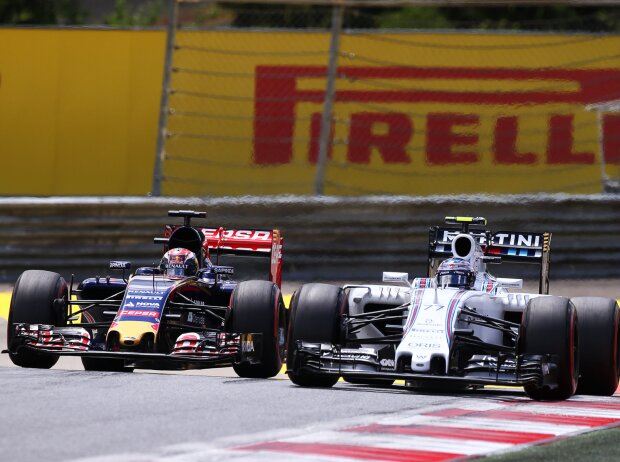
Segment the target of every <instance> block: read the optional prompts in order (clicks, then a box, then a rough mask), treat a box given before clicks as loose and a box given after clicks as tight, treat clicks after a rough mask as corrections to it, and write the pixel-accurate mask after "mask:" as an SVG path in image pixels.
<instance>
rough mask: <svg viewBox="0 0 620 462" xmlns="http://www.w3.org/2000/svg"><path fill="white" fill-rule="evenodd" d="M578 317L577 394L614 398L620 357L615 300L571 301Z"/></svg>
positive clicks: (618, 318)
mask: <svg viewBox="0 0 620 462" xmlns="http://www.w3.org/2000/svg"><path fill="white" fill-rule="evenodd" d="M571 302H573V305H575V308H577V314H578V316H579V367H580V368H579V374H580V375H579V386H578V387H577V393H578V394H584V395H601V396H611V395H613V394H614V392H615V391H616V389H617V388H618V374H619V373H620V356H619V355H618V342H619V341H620V336H619V335H618V323H619V321H620V311H619V310H618V304H617V303H616V301H615V300H612V299H609V298H603V297H577V298H573V299H571Z"/></svg>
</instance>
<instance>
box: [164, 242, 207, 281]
mask: <svg viewBox="0 0 620 462" xmlns="http://www.w3.org/2000/svg"><path fill="white" fill-rule="evenodd" d="M159 269H160V270H161V272H162V274H164V275H165V276H168V277H169V278H173V279H180V278H185V277H189V276H195V275H196V273H197V272H198V258H196V254H195V253H194V252H192V251H190V250H187V249H182V248H176V249H171V250H168V252H166V253H165V254H164V257H163V258H162V259H161V263H160V264H159Z"/></svg>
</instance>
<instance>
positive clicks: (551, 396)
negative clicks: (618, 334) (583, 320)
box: [519, 297, 579, 401]
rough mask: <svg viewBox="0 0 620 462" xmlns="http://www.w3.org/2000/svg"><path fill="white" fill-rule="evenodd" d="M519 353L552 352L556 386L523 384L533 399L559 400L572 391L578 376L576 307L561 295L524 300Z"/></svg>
mask: <svg viewBox="0 0 620 462" xmlns="http://www.w3.org/2000/svg"><path fill="white" fill-rule="evenodd" d="M519 350H520V351H519V353H520V354H528V355H548V354H550V355H555V357H556V358H557V368H558V371H557V372H558V383H557V387H556V388H550V387H548V386H542V385H538V384H536V385H531V384H530V385H526V386H525V387H524V388H525V392H526V393H527V394H528V396H529V397H530V398H532V399H534V400H537V401H541V400H563V399H568V398H570V397H571V396H572V395H574V394H575V391H576V389H577V381H578V377H579V334H578V322H577V310H576V308H575V306H574V305H573V304H572V303H571V301H570V300H568V299H567V298H563V297H537V298H533V299H531V300H530V301H529V303H528V304H527V307H526V308H525V312H524V313H523V320H522V322H521V329H520V333H519Z"/></svg>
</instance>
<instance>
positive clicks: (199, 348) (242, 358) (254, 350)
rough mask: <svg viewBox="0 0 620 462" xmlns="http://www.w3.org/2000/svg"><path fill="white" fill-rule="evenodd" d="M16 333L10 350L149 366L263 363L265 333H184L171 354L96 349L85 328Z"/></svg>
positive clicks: (21, 327)
mask: <svg viewBox="0 0 620 462" xmlns="http://www.w3.org/2000/svg"><path fill="white" fill-rule="evenodd" d="M14 327H15V335H14V337H13V340H12V342H11V345H10V346H9V349H8V350H4V351H2V353H8V354H11V353H17V352H18V351H19V350H20V349H22V348H26V349H30V350H33V351H36V352H37V353H40V354H49V355H55V356H78V357H90V358H99V359H124V360H126V365H127V366H134V367H148V368H149V369H157V368H164V369H167V368H171V367H175V365H176V367H179V366H182V365H187V366H189V367H192V368H213V367H229V366H230V365H231V364H232V363H242V362H248V363H251V364H256V363H258V362H260V357H261V353H262V334H259V333H246V334H232V333H226V332H217V333H213V332H209V333H186V334H182V335H181V336H180V337H179V338H178V339H177V341H176V342H175V346H174V348H173V349H172V351H171V352H170V353H153V352H144V351H139V350H118V351H108V350H94V349H91V348H92V346H93V345H92V343H91V336H90V333H89V332H88V330H86V329H84V328H82V327H55V326H51V325H46V324H25V323H20V324H15V326H14Z"/></svg>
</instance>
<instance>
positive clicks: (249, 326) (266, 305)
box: [229, 281, 287, 378]
mask: <svg viewBox="0 0 620 462" xmlns="http://www.w3.org/2000/svg"><path fill="white" fill-rule="evenodd" d="M230 306H231V310H230V320H229V326H230V328H229V330H230V332H231V333H235V334H251V333H258V334H262V352H261V358H260V362H258V363H256V364H251V363H247V362H243V363H235V364H233V369H234V370H235V372H236V373H237V375H238V376H239V377H249V378H268V377H273V376H275V375H277V374H278V372H280V369H281V368H282V361H283V358H284V349H285V346H286V340H285V335H286V328H287V326H286V312H285V308H284V302H283V301H282V294H281V293H280V289H279V288H278V286H277V285H276V284H274V283H272V282H269V281H244V282H240V283H239V285H237V287H236V288H235V290H234V292H233V294H232V297H231V299H230Z"/></svg>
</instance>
